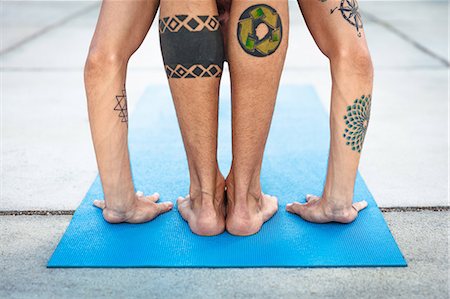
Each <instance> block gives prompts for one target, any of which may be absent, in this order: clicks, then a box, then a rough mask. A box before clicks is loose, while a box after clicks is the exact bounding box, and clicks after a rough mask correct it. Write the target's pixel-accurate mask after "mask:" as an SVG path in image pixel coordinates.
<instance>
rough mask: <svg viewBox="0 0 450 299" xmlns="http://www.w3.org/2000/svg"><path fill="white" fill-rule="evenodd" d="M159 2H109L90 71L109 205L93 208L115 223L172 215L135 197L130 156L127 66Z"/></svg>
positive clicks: (93, 121)
mask: <svg viewBox="0 0 450 299" xmlns="http://www.w3.org/2000/svg"><path fill="white" fill-rule="evenodd" d="M158 4H159V3H158V1H152V0H145V1H144V0H142V1H104V2H103V4H102V8H101V12H100V17H99V20H98V23H97V28H96V30H95V34H94V38H93V40H92V43H91V47H90V50H89V55H88V58H87V61H86V67H85V86H86V95H87V100H88V109H89V121H90V126H91V133H92V138H93V142H94V148H95V153H96V157H97V164H98V168H99V172H100V178H101V182H102V186H103V192H104V196H105V200H104V201H103V200H101V201H100V200H98V201H95V202H94V204H95V205H96V206H97V207H99V208H101V209H103V216H104V218H105V220H106V221H108V222H111V223H118V222H131V223H140V222H146V221H149V220H151V219H153V218H154V217H156V216H157V215H158V214H160V213H163V212H166V211H168V210H170V209H171V207H172V204H171V203H163V204H156V201H157V200H158V195H157V194H154V195H151V196H147V197H145V196H144V195H143V194H142V193H135V190H134V185H133V181H132V176H131V170H130V162H129V154H128V142H127V134H128V113H127V98H126V91H125V76H126V68H127V62H128V59H129V58H130V56H131V55H132V54H133V53H134V51H136V50H137V48H138V47H139V45H140V44H141V42H142V41H143V39H144V37H145V35H146V34H147V31H148V30H149V28H150V25H151V23H152V21H153V18H154V16H155V13H156V10H157V9H158Z"/></svg>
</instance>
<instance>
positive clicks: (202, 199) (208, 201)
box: [177, 173, 225, 236]
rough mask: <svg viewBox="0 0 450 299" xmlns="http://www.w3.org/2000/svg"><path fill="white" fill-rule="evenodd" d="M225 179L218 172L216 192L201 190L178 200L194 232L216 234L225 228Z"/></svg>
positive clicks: (182, 212) (205, 234)
mask: <svg viewBox="0 0 450 299" xmlns="http://www.w3.org/2000/svg"><path fill="white" fill-rule="evenodd" d="M224 196H225V179H224V178H223V176H222V174H220V173H218V174H217V178H216V191H215V194H209V193H206V192H201V191H199V192H198V193H196V194H190V195H187V196H186V197H179V198H178V200H177V206H178V211H179V212H180V215H181V217H183V219H184V220H186V221H187V222H188V224H189V227H190V229H191V231H192V232H193V233H194V234H197V235H201V236H215V235H219V234H221V233H223V231H224V230H225V199H224Z"/></svg>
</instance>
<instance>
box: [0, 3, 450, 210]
mask: <svg viewBox="0 0 450 299" xmlns="http://www.w3.org/2000/svg"><path fill="white" fill-rule="evenodd" d="M2 6H3V9H2V17H1V20H0V25H1V28H2V45H1V46H0V54H1V55H0V59H1V66H0V69H1V75H2V91H1V96H2V111H1V119H2V126H1V134H2V143H3V144H2V160H3V161H2V170H3V176H2V197H1V199H0V207H1V210H73V209H75V208H76V207H77V206H78V204H79V203H80V201H81V199H82V197H83V196H84V194H85V192H86V190H87V188H88V187H89V185H90V184H91V182H92V180H93V178H94V176H95V175H96V172H97V170H96V163H95V158H94V151H93V148H92V144H91V139H90V132H89V126H88V119H87V113H86V103H85V95H84V89H83V74H82V70H83V64H84V59H85V57H86V53H87V50H88V46H89V41H90V38H91V36H92V33H93V30H94V26H95V23H96V18H97V16H98V11H99V5H98V3H97V4H96V3H95V2H91V1H87V2H85V1H80V2H67V3H66V2H53V1H52V2H43V1H25V2H21V1H3V2H2ZM290 7H291V31H290V43H289V50H288V56H287V60H286V67H285V71H284V73H283V77H282V84H312V85H314V86H315V88H316V90H317V92H318V93H319V95H320V97H321V100H322V101H323V103H324V107H328V106H329V93H330V75H329V70H328V64H327V60H326V59H325V58H324V56H323V55H322V54H321V53H320V51H319V50H318V49H317V47H316V45H315V44H314V41H313V40H312V38H311V36H310V34H309V32H308V30H307V28H306V26H305V24H304V21H303V18H302V17H301V15H300V12H299V9H298V7H297V5H296V3H295V2H290ZM361 8H362V11H363V12H366V16H365V17H364V19H365V24H364V26H365V29H366V34H367V38H368V43H369V47H370V49H371V52H372V56H373V60H374V64H375V71H376V74H375V89H374V95H375V97H374V99H375V100H374V103H373V108H372V120H371V126H370V130H369V133H368V136H367V138H366V142H365V148H364V153H363V155H362V160H361V167H360V170H361V172H362V174H363V177H364V179H365V180H366V182H367V183H368V185H369V187H370V189H371V191H372V193H373V194H374V196H375V198H376V200H377V202H378V203H379V205H380V206H383V207H398V206H444V205H448V196H447V193H448V188H447V182H448V142H447V141H448V138H447V136H448V128H447V127H448V126H447V122H448V93H447V92H448V70H449V68H448V64H447V65H445V64H444V63H443V62H442V61H441V60H442V59H444V60H447V61H448V44H447V40H448V38H447V37H448V15H447V12H448V3H447V2H446V1H437V2H436V1H425V2H408V1H387V2H380V1H375V2H374V1H363V2H361ZM422 12H426V13H422ZM55 24H56V25H55ZM156 29H157V27H156V26H153V28H152V29H151V30H150V33H149V34H148V36H147V39H146V40H145V42H144V44H143V45H142V47H141V49H140V50H139V51H138V52H137V53H136V54H135V55H134V56H133V57H132V59H131V62H130V68H129V74H128V82H127V92H128V95H129V106H130V107H129V109H130V110H133V107H134V104H135V103H136V101H137V100H138V99H139V97H140V95H141V94H142V92H143V90H144V89H145V87H146V86H148V85H149V84H162V85H164V86H166V87H167V80H166V78H165V76H164V71H163V68H162V59H161V55H160V52H159V51H160V50H159V41H158V34H157V30H156ZM399 32H400V33H399ZM402 33H403V34H407V37H405V36H402V35H401V34H402ZM424 49H425V50H424ZM299 53H300V54H299ZM430 53H431V54H430ZM223 81H224V84H223V85H224V88H226V86H227V84H229V78H228V76H227V75H226V74H225V75H224V76H223ZM281 88H282V87H281ZM168 109H173V106H172V105H171V104H170V103H168ZM49 153H51V154H49ZM17 194H21V195H22V196H19V197H18V196H17ZM62 194H64V197H62V196H61V195H62ZM30 198H32V200H30Z"/></svg>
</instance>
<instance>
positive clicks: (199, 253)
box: [48, 86, 406, 267]
mask: <svg viewBox="0 0 450 299" xmlns="http://www.w3.org/2000/svg"><path fill="white" fill-rule="evenodd" d="M219 122H220V128H219V163H220V167H221V170H222V172H223V173H224V174H225V175H226V174H227V173H228V170H229V167H230V161H231V129H230V128H231V111H230V96H229V91H228V90H227V89H226V88H224V89H223V90H222V91H221V97H220V117H219ZM255 125H257V124H255ZM368 138H370V132H369V136H368ZM129 141H130V151H131V160H132V169H133V174H134V180H135V185H136V189H137V190H141V191H143V192H144V193H146V194H147V193H153V192H159V193H160V194H161V200H162V201H172V202H174V203H175V201H176V198H177V197H178V196H180V195H183V196H184V195H186V193H187V192H188V187H189V177H188V168H187V162H186V157H185V152H184V149H183V144H182V140H181V135H180V132H179V128H178V124H177V120H176V116H175V111H174V108H173V104H172V100H171V97H170V92H169V90H168V87H166V86H149V87H148V89H147V91H146V92H145V94H144V95H143V97H142V99H141V100H140V101H139V102H138V104H137V107H136V109H135V110H134V113H133V115H132V117H131V118H130V136H129ZM328 142H329V133H328V117H327V115H326V113H325V111H324V109H323V107H322V106H321V104H320V101H319V99H318V97H317V95H316V93H315V91H314V89H313V88H312V87H309V86H282V87H280V91H279V94H278V101H277V106H276V110H275V115H274V119H273V124H272V128H271V132H270V136H269V139H268V143H267V148H266V154H265V158H264V162H263V171H262V186H263V191H264V192H265V193H268V194H272V195H276V196H277V197H278V199H279V211H278V213H277V214H276V215H275V216H274V217H273V218H272V219H271V220H269V221H268V222H267V223H266V224H265V225H264V226H263V227H262V229H261V231H260V232H259V233H258V234H256V235H253V236H249V237H236V236H232V235H230V234H228V233H226V232H225V233H223V234H221V235H219V236H214V237H201V236H197V235H194V234H193V233H191V231H190V230H189V227H188V224H187V223H186V222H185V221H184V220H183V219H182V218H181V216H180V215H179V213H178V211H177V209H176V208H174V210H173V211H171V212H169V213H166V214H163V215H161V216H159V217H158V218H156V219H155V220H154V221H152V222H149V223H145V224H140V225H136V224H114V225H112V224H108V223H107V222H105V221H104V220H103V218H102V213H101V211H100V210H99V209H97V208H95V207H93V206H92V202H93V200H94V199H101V198H103V194H102V190H101V184H100V180H99V179H98V178H97V179H96V180H95V181H94V183H93V184H92V186H91V188H90V189H89V191H88V192H87V194H86V197H85V198H84V200H83V202H82V203H81V205H80V206H79V208H78V209H77V210H76V212H75V214H74V216H73V218H72V221H71V223H70V225H69V227H68V228H67V231H66V232H65V234H64V236H63V237H62V239H61V241H60V243H59V245H58V246H57V248H56V250H55V252H54V253H53V255H52V257H51V259H50V261H49V262H48V267H360V266H368V267H370V266H406V262H405V260H404V258H403V256H402V254H401V252H400V250H399V248H398V246H397V244H396V242H395V240H394V238H393V237H392V235H391V233H390V231H389V228H388V226H387V225H386V222H385V221H384V219H383V215H382V214H381V212H380V210H379V209H378V207H377V205H376V203H375V201H374V199H373V197H372V195H371V194H370V192H369V190H368V189H367V186H366V184H365V183H364V181H363V180H362V178H361V176H359V175H358V177H357V180H356V187H355V200H362V199H365V200H367V202H368V203H369V206H368V207H367V208H366V209H365V210H363V211H362V212H360V215H359V217H358V218H357V219H356V221H354V222H353V223H351V224H346V225H344V224H337V223H332V224H313V223H308V222H306V221H304V220H302V219H301V218H299V217H297V216H295V215H292V214H289V213H287V212H286V211H285V207H286V204H287V203H289V202H292V201H294V200H299V201H304V198H305V195H306V194H308V193H312V194H317V195H320V194H321V191H322V187H323V184H324V181H325V173H326V163H327V153H328Z"/></svg>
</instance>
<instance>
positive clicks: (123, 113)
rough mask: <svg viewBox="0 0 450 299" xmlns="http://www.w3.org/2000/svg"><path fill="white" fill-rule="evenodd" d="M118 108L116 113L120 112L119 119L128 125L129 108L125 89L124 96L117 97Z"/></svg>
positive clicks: (123, 90) (115, 109)
mask: <svg viewBox="0 0 450 299" xmlns="http://www.w3.org/2000/svg"><path fill="white" fill-rule="evenodd" d="M116 102H117V103H116V106H115V107H114V111H119V117H120V118H121V120H122V122H123V123H128V108H127V94H126V91H125V87H124V88H123V89H122V94H121V95H117V96H116Z"/></svg>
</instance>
